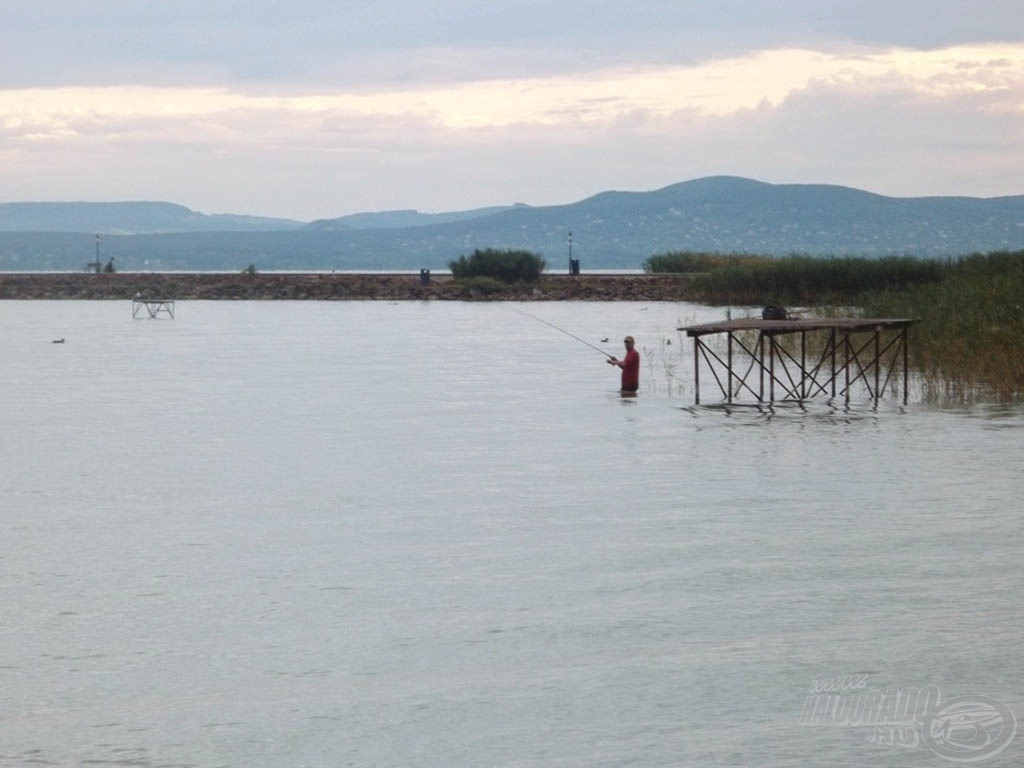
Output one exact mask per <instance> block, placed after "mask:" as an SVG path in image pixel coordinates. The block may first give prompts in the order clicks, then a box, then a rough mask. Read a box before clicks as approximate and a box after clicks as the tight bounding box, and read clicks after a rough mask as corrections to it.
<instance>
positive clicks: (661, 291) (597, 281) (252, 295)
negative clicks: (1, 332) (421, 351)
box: [0, 272, 693, 301]
mask: <svg viewBox="0 0 1024 768" xmlns="http://www.w3.org/2000/svg"><path fill="white" fill-rule="evenodd" d="M689 284H690V281H689V279H688V278H687V277H685V276H679V275H645V274H638V275H586V274H584V275H572V276H570V275H546V276H544V277H542V278H541V280H540V282H539V283H538V284H537V285H535V286H529V287H526V288H514V289H509V290H507V291H500V292H497V293H490V294H487V295H484V294H483V293H482V292H481V291H480V290H479V289H473V288H467V287H466V286H464V285H461V284H460V283H458V282H456V281H455V280H453V279H452V278H451V276H450V275H431V277H430V280H429V284H427V285H422V284H421V280H420V275H419V274H383V273H372V272H367V273H358V274H355V273H323V274H321V273H286V274H282V273H260V274H254V275H248V274H237V273H236V274H228V273H212V272H197V273H167V272H146V273H133V272H119V273H114V274H99V275H97V274H91V273H50V272H47V273H30V272H18V273H13V272H9V273H0V299H78V300H115V299H121V300H130V299H132V298H133V297H136V296H139V297H142V298H149V299H167V300H172V299H173V300H178V301H182V300H187V299H193V300H232V299H235V300H240V299H244V300H275V299H276V300H293V301H294V300H312V301H338V300H366V299H377V300H391V301H403V300H405V301H408V300H425V299H435V300H448V301H488V300H489V301H524V300H526V301H563V300H565V301H567V300H572V301H684V300H688V299H692V298H693V297H692V296H688V291H687V289H688V287H689Z"/></svg>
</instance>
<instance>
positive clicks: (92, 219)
mask: <svg viewBox="0 0 1024 768" xmlns="http://www.w3.org/2000/svg"><path fill="white" fill-rule="evenodd" d="M302 226H304V224H303V223H302V222H298V221H290V220H288V219H273V218H263V217H259V216H236V215H233V214H212V215H211V214H204V213H197V212H196V211H192V210H190V209H188V208H186V207H185V206H183V205H175V204H173V203H147V202H126V203H0V232H91V233H94V234H99V235H115V234H120V235H137V234H156V233H167V232H266V231H269V230H275V231H277V230H282V229H298V228H299V227H302Z"/></svg>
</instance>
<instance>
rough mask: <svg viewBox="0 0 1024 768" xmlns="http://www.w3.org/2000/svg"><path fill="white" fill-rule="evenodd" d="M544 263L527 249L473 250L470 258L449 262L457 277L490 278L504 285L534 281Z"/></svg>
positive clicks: (459, 278)
mask: <svg viewBox="0 0 1024 768" xmlns="http://www.w3.org/2000/svg"><path fill="white" fill-rule="evenodd" d="M545 266H546V264H545V262H544V259H543V258H541V257H540V256H538V255H537V254H535V253H531V252H529V251H515V250H497V249H494V248H487V249H486V250H483V251H481V250H479V249H477V250H474V251H473V253H472V255H470V256H469V258H466V257H465V256H460V257H459V258H458V259H456V260H454V261H449V262H448V268H449V269H450V270H451V271H452V276H453V277H454V278H455V279H456V280H467V279H471V278H490V279H492V280H497V281H499V282H501V283H505V284H506V285H512V284H515V283H536V282H537V281H538V280H540V276H541V273H542V272H543V271H544V267H545Z"/></svg>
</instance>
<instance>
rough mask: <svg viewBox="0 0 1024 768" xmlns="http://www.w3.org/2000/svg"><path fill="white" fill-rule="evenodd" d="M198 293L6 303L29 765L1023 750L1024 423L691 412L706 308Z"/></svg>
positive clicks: (19, 637) (796, 411) (893, 402)
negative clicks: (623, 384) (235, 298)
mask: <svg viewBox="0 0 1024 768" xmlns="http://www.w3.org/2000/svg"><path fill="white" fill-rule="evenodd" d="M176 309H177V312H176V317H175V318H174V319H160V320H150V319H146V320H132V318H131V312H130V304H129V302H127V301H126V302H75V301H66V302H49V301H33V302H13V301H3V302H0V355H2V357H0V359H2V360H3V369H2V370H3V375H2V377H0V403H2V405H0V408H2V414H3V415H2V423H3V427H4V433H5V434H4V438H3V441H2V447H0V467H2V468H3V472H2V474H0V530H2V532H3V539H2V542H3V546H2V549H0V598H2V600H0V605H2V608H0V611H2V613H0V616H2V623H0V633H2V642H0V765H10V766H23V765H55V766H78V765H99V766H102V765H118V766H153V767H156V766H202V767H204V768H205V767H207V766H209V767H213V766H238V767H239V768H296V767H299V766H323V767H324V768H336V767H337V766H456V767H465V768H470V767H473V768H479V767H480V766H515V767H516V768H523V767H526V766H579V767H581V768H582V767H583V766H588V767H589V766H624V765H636V766H645V767H646V766H758V767H761V768H764V767H767V768H774V767H781V766H818V765H822V766H832V767H833V768H836V767H840V768H842V767H845V766H851V767H852V766H862V765H867V764H871V765H886V766H936V765H951V766H952V765H955V764H956V761H957V760H963V759H968V758H970V759H976V760H977V761H978V763H979V764H981V765H983V766H1011V765H1013V766H1017V765H1020V764H1021V762H1022V759H1024V735H1021V734H1016V735H1015V736H1016V737H1015V738H1014V737H1013V736H1014V734H1012V733H1011V725H1012V726H1014V727H1015V726H1016V722H1015V717H1014V716H1016V717H1021V716H1024V663H1022V657H1021V655H1020V652H1019V645H1020V638H1021V632H1022V630H1024V569H1022V568H1021V566H1020V559H1021V553H1022V551H1024V536H1022V529H1024V528H1022V519H1021V501H1020V497H1021V494H1022V491H1024V479H1022V478H1024V408H1021V407H1020V406H1005V405H1003V406H997V405H978V406H974V407H970V408H941V407H935V406H929V405H927V404H924V403H922V402H920V400H919V398H914V397H912V398H911V401H910V403H909V404H907V405H903V404H902V403H901V402H899V400H898V399H896V398H893V397H891V396H890V397H888V398H886V399H883V400H882V401H881V402H880V403H879V405H878V406H877V407H874V406H873V405H872V403H871V402H870V401H867V400H864V401H858V400H854V401H853V402H851V403H850V404H849V405H848V406H847V405H845V404H842V403H829V402H828V401H824V400H822V401H815V402H813V403H810V404H807V405H806V406H805V407H801V406H798V405H794V404H789V405H785V406H783V405H780V406H777V407H775V408H757V407H754V406H740V407H731V408H723V407H720V406H718V405H715V404H714V403H715V401H716V398H715V397H714V393H713V392H712V391H710V390H705V391H704V392H702V403H704V404H705V405H702V406H700V407H694V406H693V399H694V398H693V391H692V386H693V371H692V346H691V345H690V341H689V340H688V339H686V338H685V336H682V335H681V334H679V333H678V332H677V331H676V330H675V329H676V328H677V327H678V326H679V325H684V324H690V323H694V322H705V321H710V320H714V319H719V318H720V317H721V315H722V312H721V310H718V309H709V308H703V307H698V306H694V305H687V304H658V303H650V304H640V303H547V302H540V303H530V304H527V305H520V304H503V303H494V304H491V303H479V304H477V303H441V302H423V303H415V302H403V303H387V302H179V303H178V305H177V307H176ZM517 310H525V311H527V312H529V313H530V314H531V315H533V316H534V317H533V318H531V317H527V316H525V315H523V314H521V313H520V312H519V311H517ZM534 318H538V319H541V320H543V321H545V322H546V323H551V324H553V325H555V326H558V328H561V329H563V330H565V331H567V332H568V333H572V334H574V335H576V336H578V337H579V338H580V339H581V340H583V341H585V342H587V344H593V345H594V346H595V347H597V349H594V348H591V347H589V346H587V344H584V343H580V342H579V341H578V340H576V339H573V338H571V337H570V336H569V335H567V333H562V332H560V331H559V330H557V329H555V328H553V327H551V326H550V325H546V324H545V322H538V321H537V320H535V319H534ZM625 334H632V335H633V336H635V337H636V339H637V348H638V349H639V351H640V353H641V355H642V357H643V360H644V362H643V366H642V375H641V392H640V394H639V396H638V397H635V398H622V397H620V396H619V394H618V391H617V382H618V378H617V373H616V371H615V370H613V369H612V368H611V367H609V366H608V365H606V364H605V363H604V360H603V356H602V355H601V353H600V351H599V350H605V349H606V350H607V351H608V352H609V353H612V354H621V352H622V345H621V339H622V337H623V336H624V335H625ZM605 338H607V339H609V340H610V341H608V342H603V341H602V340H603V339H605ZM58 339H64V343H61V344H55V343H53V341H54V340H58ZM711 384H712V385H713V382H711ZM717 399H719V400H720V397H718V398H717ZM707 404H710V405H707ZM829 678H832V681H831V682H829V680H828V679H829ZM831 688H835V689H836V690H834V691H832V690H831ZM899 689H905V690H915V691H917V690H925V689H927V690H932V691H938V692H940V696H941V698H940V700H939V702H938V705H937V707H933V708H932V709H931V710H930V711H929V712H926V713H919V714H920V716H919V717H917V719H916V720H915V718H914V716H913V711H911V712H910V715H909V716H907V714H906V712H904V713H903V715H904V716H902V717H901V716H900V714H899V711H898V708H897V709H896V710H893V709H891V708H890V709H886V708H885V707H883V708H882V709H881V710H879V709H878V708H877V707H876V708H875V711H876V715H875V716H874V717H873V718H872V717H868V716H867V715H865V714H863V712H858V713H857V714H856V715H854V716H853V717H848V718H847V720H846V721H841V722H837V721H836V720H835V718H832V719H831V720H830V715H829V714H828V712H825V711H824V710H823V709H822V708H823V707H826V708H827V707H828V706H830V702H832V703H835V702H840V703H842V704H843V706H847V705H850V706H853V705H854V704H856V705H857V706H861V708H862V709H863V708H864V707H868V708H870V707H871V704H870V703H868V704H865V701H873V702H875V703H877V702H878V701H879V700H884V701H889V699H885V696H886V695H887V692H892V691H895V690H899ZM830 695H831V696H832V697H833V698H832V699H828V698H823V697H827V696H830ZM869 695H874V697H875V698H874V699H865V697H866V696H869ZM888 695H889V696H890V697H891V696H892V694H891V693H889V694H888ZM854 697H859V698H856V699H855V698H854ZM858 702H859V703H858ZM957 707H960V709H957ZM912 709H913V708H912V707H911V710H912ZM986 712H987V716H986V717H985V718H981V719H978V716H979V713H982V714H985V713H986ZM956 718H959V720H957V719H956ZM971 718H974V719H971ZM830 722H831V724H829V723H830ZM958 729H959V730H958ZM1008 737H1009V738H1008Z"/></svg>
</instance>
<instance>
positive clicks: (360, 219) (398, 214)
mask: <svg viewBox="0 0 1024 768" xmlns="http://www.w3.org/2000/svg"><path fill="white" fill-rule="evenodd" d="M525 207H527V206H526V205H524V204H523V203H516V204H515V205H501V206H491V207H489V208H476V209H473V210H471V211H452V212H450V213H420V212H419V211H416V210H403V211H379V212H377V213H353V214H350V215H348V216H341V217H339V218H337V219H320V220H318V221H314V222H313V223H312V224H310V225H309V227H308V229H311V230H315V231H319V232H332V231H343V230H348V229H404V228H405V227H429V226H431V225H432V224H447V223H449V222H453V221H458V222H464V221H469V220H471V219H479V218H482V217H484V216H490V215H491V214H494V213H502V212H504V211H511V210H513V209H514V208H525Z"/></svg>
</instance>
